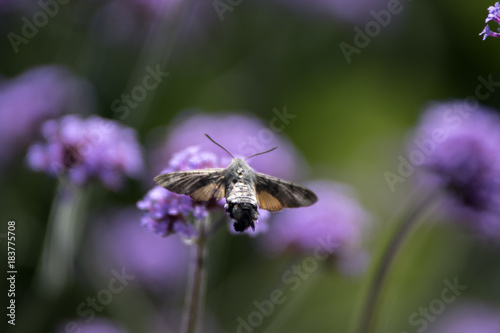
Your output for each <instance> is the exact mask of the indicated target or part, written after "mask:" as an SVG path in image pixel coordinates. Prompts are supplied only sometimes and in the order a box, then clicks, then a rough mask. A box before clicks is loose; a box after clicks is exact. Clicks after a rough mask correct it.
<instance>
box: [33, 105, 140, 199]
mask: <svg viewBox="0 0 500 333" xmlns="http://www.w3.org/2000/svg"><path fill="white" fill-rule="evenodd" d="M42 134H43V137H44V138H45V142H43V143H42V142H40V143H35V144H33V145H32V146H31V147H30V149H29V151H28V155H27V160H28V163H29V165H30V167H31V168H32V169H33V170H36V171H44V172H47V173H49V174H51V175H54V176H61V175H67V176H68V177H69V179H70V180H71V181H73V182H75V183H77V184H83V183H85V182H87V181H88V180H90V179H97V180H99V181H101V182H102V183H103V184H104V185H105V186H106V187H108V188H109V189H112V190H116V189H118V188H119V187H120V185H121V184H122V182H123V179H124V177H125V176H130V177H133V176H138V175H139V173H140V172H141V170H142V167H143V162H142V154H141V147H140V145H139V143H138V141H137V138H136V133H135V131H134V130H133V129H131V128H127V127H124V126H122V125H120V124H119V123H118V122H116V121H112V120H107V119H103V118H100V117H97V116H91V117H89V118H87V119H83V118H82V117H80V116H76V115H68V116H64V117H63V118H61V119H58V120H49V121H46V122H45V123H44V124H43V126H42Z"/></svg>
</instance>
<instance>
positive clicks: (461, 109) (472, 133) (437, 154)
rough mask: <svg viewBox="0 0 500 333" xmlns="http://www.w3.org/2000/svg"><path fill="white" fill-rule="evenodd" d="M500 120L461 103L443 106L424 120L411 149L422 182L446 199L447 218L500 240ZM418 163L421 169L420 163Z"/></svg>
mask: <svg viewBox="0 0 500 333" xmlns="http://www.w3.org/2000/svg"><path fill="white" fill-rule="evenodd" d="M499 147H500V117H499V116H498V115H497V114H495V113H494V112H493V111H492V110H488V109H487V108H478V109H474V110H472V111H471V110H470V109H469V108H468V107H467V106H466V105H464V104H463V103H460V102H450V103H438V104H434V105H432V106H431V107H429V108H428V109H427V111H426V112H425V113H424V114H423V117H422V120H421V122H420V126H419V127H418V128H417V130H416V134H415V137H414V139H413V142H412V144H411V145H410V147H409V148H410V149H411V151H412V152H417V151H420V152H422V154H423V155H422V154H421V157H422V158H421V159H419V160H418V161H415V164H417V166H418V167H419V168H420V171H422V172H421V177H420V180H421V181H422V182H423V183H424V184H425V185H427V186H428V187H430V188H432V189H440V190H442V191H443V192H444V193H445V196H444V198H443V201H444V202H443V208H444V211H445V212H446V213H447V215H448V216H450V217H452V218H454V219H455V220H458V221H461V222H462V221H463V222H466V225H467V226H469V227H472V228H473V229H474V230H476V231H479V232H480V233H482V234H485V235H488V236H500V154H498V149H499ZM417 162H418V163H417Z"/></svg>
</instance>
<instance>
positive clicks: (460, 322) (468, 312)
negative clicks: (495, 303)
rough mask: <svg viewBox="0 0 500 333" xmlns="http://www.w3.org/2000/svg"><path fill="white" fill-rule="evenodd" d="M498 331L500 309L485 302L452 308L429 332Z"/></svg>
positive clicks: (479, 332) (492, 332)
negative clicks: (484, 303)
mask: <svg viewBox="0 0 500 333" xmlns="http://www.w3.org/2000/svg"><path fill="white" fill-rule="evenodd" d="M472 332H474V333H498V332H500V310H499V309H495V308H491V307H488V306H486V305H483V304H463V305H460V306H457V307H455V308H453V309H450V312H449V313H447V314H446V315H445V316H444V317H443V318H439V319H438V321H436V323H435V324H434V325H432V326H431V327H430V330H429V333H472Z"/></svg>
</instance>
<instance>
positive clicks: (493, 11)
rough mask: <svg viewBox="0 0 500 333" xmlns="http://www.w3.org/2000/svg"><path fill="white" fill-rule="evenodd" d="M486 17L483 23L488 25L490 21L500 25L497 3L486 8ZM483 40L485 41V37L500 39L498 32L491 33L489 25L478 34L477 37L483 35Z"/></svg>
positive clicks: (499, 9) (499, 10)
mask: <svg viewBox="0 0 500 333" xmlns="http://www.w3.org/2000/svg"><path fill="white" fill-rule="evenodd" d="M488 11H489V13H488V16H487V17H486V20H485V22H486V23H488V22H490V21H494V22H496V23H497V24H499V23H500V4H499V3H498V2H497V3H495V5H494V6H490V7H489V8H488ZM483 34H484V36H483V40H485V39H486V37H490V36H491V37H497V38H498V37H500V33H498V32H493V31H491V29H490V26H489V25H486V27H485V28H484V29H483V31H482V32H481V33H480V34H479V35H483Z"/></svg>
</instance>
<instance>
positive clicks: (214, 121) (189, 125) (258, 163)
mask: <svg viewBox="0 0 500 333" xmlns="http://www.w3.org/2000/svg"><path fill="white" fill-rule="evenodd" d="M273 119H276V120H273ZM285 120H286V121H287V122H290V121H293V119H292V120H289V119H285ZM285 126H286V122H282V120H280V119H279V118H278V117H277V116H275V114H272V116H270V119H269V123H267V124H264V123H263V122H262V121H260V120H259V119H258V118H256V117H255V116H252V115H249V114H245V115H243V114H236V113H218V114H211V115H210V114H203V113H195V114H189V115H186V114H185V115H184V117H181V118H180V119H178V120H177V121H175V122H174V125H173V126H172V127H171V129H170V131H169V135H168V137H167V139H166V141H165V143H164V145H163V146H162V147H161V148H159V149H157V150H156V151H155V152H154V155H153V162H152V165H153V166H163V165H165V164H166V161H165V158H166V157H168V156H171V155H172V154H173V153H175V152H177V151H179V150H181V149H183V148H186V147H188V146H192V145H199V146H200V147H201V148H202V149H203V150H206V151H210V152H213V153H215V154H217V155H218V156H221V157H224V158H225V160H224V161H226V162H225V164H223V165H221V166H222V167H224V168H225V167H227V166H228V165H229V162H230V161H231V158H230V157H229V158H228V154H227V153H226V152H224V151H223V150H222V149H221V148H220V147H218V146H216V145H215V144H213V143H212V142H210V141H209V140H208V139H207V138H206V137H205V136H204V133H207V134H208V135H210V136H211V137H212V138H213V139H214V140H215V141H217V142H218V143H220V144H221V145H223V146H224V147H225V148H226V149H227V150H229V151H230V152H231V153H232V154H233V155H234V156H235V157H248V156H250V155H252V154H255V153H258V152H262V151H265V150H267V149H270V148H272V147H275V146H278V149H277V150H275V151H273V152H271V153H269V154H266V155H263V156H258V157H255V158H252V159H249V160H248V164H249V165H250V166H251V167H252V168H254V169H255V170H256V171H258V172H262V173H266V174H269V175H272V176H275V177H279V178H283V179H287V180H295V179H298V178H300V177H299V176H300V175H301V172H302V171H303V169H304V166H305V162H304V161H303V159H302V157H301V156H300V154H299V153H298V152H297V150H296V149H295V147H294V146H293V144H292V143H291V142H290V141H288V140H287V139H285V138H284V137H283V136H282V135H281V134H279V132H280V131H282V130H283V129H284V128H285ZM158 169H159V168H158ZM155 171H156V170H155Z"/></svg>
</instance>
